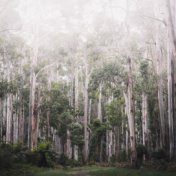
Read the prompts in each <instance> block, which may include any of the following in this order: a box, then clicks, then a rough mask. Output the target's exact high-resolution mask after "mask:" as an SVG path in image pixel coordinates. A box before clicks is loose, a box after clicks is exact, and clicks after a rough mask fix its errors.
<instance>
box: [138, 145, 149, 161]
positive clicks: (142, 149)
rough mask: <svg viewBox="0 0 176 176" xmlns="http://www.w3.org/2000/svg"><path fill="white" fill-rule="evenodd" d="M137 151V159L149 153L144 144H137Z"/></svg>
mask: <svg viewBox="0 0 176 176" xmlns="http://www.w3.org/2000/svg"><path fill="white" fill-rule="evenodd" d="M136 151H137V159H142V158H143V155H147V149H146V147H145V146H144V145H142V144H139V145H137V147H136Z"/></svg>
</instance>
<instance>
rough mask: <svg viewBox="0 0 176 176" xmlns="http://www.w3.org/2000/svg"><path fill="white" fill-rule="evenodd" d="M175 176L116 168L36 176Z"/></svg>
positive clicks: (57, 172)
mask: <svg viewBox="0 0 176 176" xmlns="http://www.w3.org/2000/svg"><path fill="white" fill-rule="evenodd" d="M141 175H142V176H175V175H176V172H169V171H154V170H149V169H144V168H143V169H127V168H114V167H97V166H93V167H82V168H73V169H68V170H48V171H44V172H40V173H38V174H36V176H141Z"/></svg>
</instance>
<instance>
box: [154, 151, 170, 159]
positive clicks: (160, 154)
mask: <svg viewBox="0 0 176 176" xmlns="http://www.w3.org/2000/svg"><path fill="white" fill-rule="evenodd" d="M151 157H152V158H153V159H156V160H161V159H164V160H168V155H167V152H166V151H165V150H164V149H158V150H157V151H154V152H152V154H151Z"/></svg>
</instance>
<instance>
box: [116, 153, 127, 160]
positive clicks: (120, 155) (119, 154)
mask: <svg viewBox="0 0 176 176" xmlns="http://www.w3.org/2000/svg"><path fill="white" fill-rule="evenodd" d="M117 161H118V162H126V161H127V154H126V152H125V150H122V151H119V153H118V157H117Z"/></svg>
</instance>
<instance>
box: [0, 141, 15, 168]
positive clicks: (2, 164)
mask: <svg viewBox="0 0 176 176" xmlns="http://www.w3.org/2000/svg"><path fill="white" fill-rule="evenodd" d="M13 160H14V156H13V148H12V146H11V145H10V144H1V145H0V169H6V168H10V167H12V165H13Z"/></svg>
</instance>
